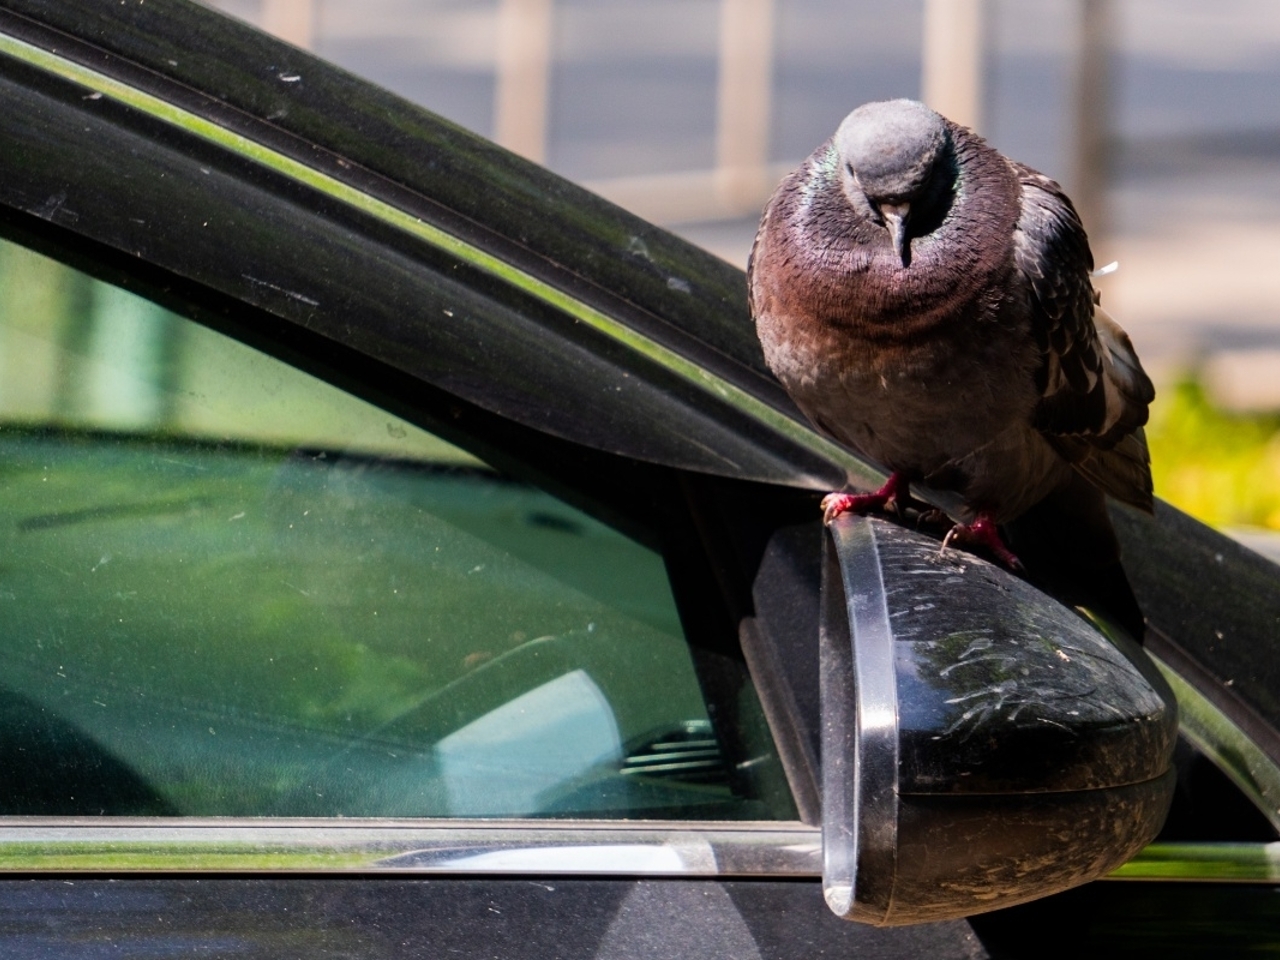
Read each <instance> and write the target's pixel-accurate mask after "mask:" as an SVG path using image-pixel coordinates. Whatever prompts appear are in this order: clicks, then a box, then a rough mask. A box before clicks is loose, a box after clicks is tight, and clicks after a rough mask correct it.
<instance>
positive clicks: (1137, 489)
mask: <svg viewBox="0 0 1280 960" xmlns="http://www.w3.org/2000/svg"><path fill="white" fill-rule="evenodd" d="M1045 439H1046V440H1048V441H1049V443H1050V444H1051V445H1052V446H1053V448H1054V449H1055V450H1057V451H1058V453H1059V454H1061V456H1062V457H1063V459H1065V460H1067V461H1068V462H1069V463H1070V464H1071V466H1072V468H1073V469H1074V470H1075V471H1076V472H1077V473H1078V474H1080V475H1081V476H1083V477H1084V478H1086V479H1087V480H1088V481H1089V482H1090V483H1092V484H1093V485H1094V486H1095V487H1097V488H1098V489H1099V490H1102V491H1104V492H1106V493H1109V494H1111V496H1113V497H1115V498H1116V499H1117V500H1119V501H1120V502H1122V503H1127V504H1129V505H1130V506H1133V507H1137V508H1138V509H1139V510H1143V511H1145V512H1147V513H1151V511H1152V510H1153V509H1154V507H1153V502H1152V492H1153V491H1152V484H1151V456H1150V454H1149V453H1148V452H1147V436H1146V433H1145V432H1144V431H1143V429H1142V428H1141V427H1138V428H1137V429H1135V430H1134V431H1133V432H1132V433H1130V434H1129V435H1128V436H1126V437H1124V438H1122V439H1121V440H1120V441H1119V442H1118V443H1116V444H1115V446H1113V447H1110V448H1108V449H1105V450H1104V449H1102V448H1100V447H1097V446H1094V444H1093V443H1091V442H1090V441H1089V440H1088V439H1086V438H1083V437H1055V436H1052V435H1046V437H1045Z"/></svg>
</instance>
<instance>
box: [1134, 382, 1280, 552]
mask: <svg viewBox="0 0 1280 960" xmlns="http://www.w3.org/2000/svg"><path fill="white" fill-rule="evenodd" d="M1147 442H1148V444H1149V446H1150V448H1151V468H1152V474H1153V477H1154V480H1155V488H1156V495H1157V496H1158V497H1160V498H1161V499H1163V500H1167V501H1168V502H1169V503H1171V504H1173V505H1174V506H1176V507H1178V508H1179V509H1181V510H1185V511H1186V512H1187V513H1189V514H1191V515H1192V516H1194V517H1196V518H1198V519H1200V520H1203V521H1204V522H1205V523H1208V524H1211V525H1213V526H1215V527H1233V526H1254V527H1269V528H1271V529H1273V530H1280V413H1229V412H1227V411H1224V410H1221V409H1219V408H1217V407H1216V406H1214V405H1213V403H1212V402H1211V401H1210V399H1209V397H1208V396H1207V395H1206V393H1205V390H1204V387H1203V386H1202V385H1201V383H1200V381H1199V380H1198V379H1197V378H1195V377H1194V376H1188V377H1184V378H1183V379H1181V380H1179V381H1178V382H1176V383H1174V384H1173V385H1171V386H1166V387H1165V388H1164V389H1163V390H1161V391H1160V395H1159V396H1157V398H1156V402H1155V404H1154V405H1153V406H1152V410H1151V422H1150V424H1149V425H1148V426H1147Z"/></svg>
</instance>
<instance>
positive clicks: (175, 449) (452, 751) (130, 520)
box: [0, 245, 791, 818]
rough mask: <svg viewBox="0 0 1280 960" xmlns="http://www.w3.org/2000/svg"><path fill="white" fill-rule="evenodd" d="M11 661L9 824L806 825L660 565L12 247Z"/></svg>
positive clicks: (0, 809) (5, 565)
mask: <svg viewBox="0 0 1280 960" xmlns="http://www.w3.org/2000/svg"><path fill="white" fill-rule="evenodd" d="M0 656H2V657H3V661H4V665H5V666H4V670H3V673H2V674H0V814H44V815H71V814H172V815H188V816H223V815H231V816H262V815H279V816H338V815H341V816H456V817H471V816H591V817H612V816H645V817H680V818H688V817H716V818H744V817H749V818H761V817H770V816H773V817H778V816H790V815H791V810H790V808H789V806H788V805H787V804H788V801H786V800H785V799H784V800H781V801H774V802H773V803H771V804H765V803H763V802H761V801H758V800H755V799H753V798H752V796H750V795H748V794H749V793H750V792H751V791H750V790H749V789H747V790H744V789H743V787H742V785H741V784H740V783H738V781H737V780H736V779H735V778H733V777H731V776H730V769H729V767H730V764H729V763H728V761H727V760H726V758H725V757H724V756H723V754H722V752H721V748H720V743H721V738H720V737H719V736H718V735H717V731H716V730H714V729H713V727H712V724H711V722H710V719H709V716H708V710H707V707H706V705H705V703H704V699H703V696H702V693H701V687H700V685H699V681H698V677H697V674H696V673H695V670H694V666H693V662H692V660H691V657H690V652H689V648H688V645H687V643H686V641H685V638H684V635H683V631H682V628H681V625H680V620H679V617H678V616H677V613H676V609H675V604H674V602H673V600H672V596H671V590H670V586H669V584H668V581H667V576H666V572H665V568H664V565H663V561H662V558H661V557H660V556H659V555H658V554H656V553H654V552H653V551H652V550H650V549H648V548H646V547H644V546H642V545H640V544H638V543H636V542H635V541H634V540H631V539H628V538H627V537H625V536H623V535H622V534H620V533H619V532H617V531H616V530H614V529H612V528H610V527H608V526H606V525H604V524H602V523H600V522H599V521H597V520H596V519H594V518H593V517H591V516H590V515H588V514H586V513H584V512H582V511H580V510H577V509H575V508H572V507H569V506H567V505H566V504H565V503H563V502H561V501H560V500H558V499H555V498H554V497H551V496H549V495H548V494H546V493H544V492H542V491H541V490H539V489H537V488H535V487H532V486H529V485H528V484H525V483H521V482H517V481H516V480H514V479H512V478H510V477H507V476H504V475H501V474H499V473H498V472H496V471H495V470H493V469H490V468H489V467H488V466H487V465H485V464H484V463H482V462H481V461H479V460H477V459H476V458H475V457H473V456H471V455H470V454H469V453H467V452H465V451H464V450H461V449H459V448H458V447H456V446H452V445H450V444H447V443H445V442H443V441H441V440H439V439H438V438H436V437H434V436H432V435H430V434H428V433H426V432H424V431H422V430H421V429H419V428H417V427H415V426H413V425H412V424H410V423H407V422H405V421H403V420H400V419H398V418H395V417H393V416H390V415H388V414H387V413H385V412H384V411H381V410H379V409H377V408H375V407H372V406H370V405H369V404H366V403H364V402H363V401H360V400H358V399H356V398H354V397H352V396H351V395H348V394H345V393H343V392H342V391H340V390H338V389H336V388H334V387H332V386H329V385H328V384H325V383H323V382H321V381H319V380H316V379H314V378H312V377H310V376H308V375H306V374H304V373H301V372H300V371H298V370H296V369H294V368H292V367H289V366H288V365H286V364H283V363H281V362H280V361H278V360H276V359H273V358H271V357H268V356H265V355H263V354H261V353H258V352H256V351H254V350H252V349H250V348H248V347H246V346H244V345H242V344H240V343H238V342H236V341H234V340H231V339H228V338H226V337H224V336H222V335H220V334H218V333H215V332H213V331H210V330H208V329H206V328H204V327H201V326H198V325H196V324H194V323H191V322H190V321H187V320H185V319H183V318H181V317H179V316H176V315H174V314H171V313H168V312H166V311H164V310H162V309H160V308H158V307H156V306H155V305H154V304H152V303H150V302H148V301H145V300H142V299H139V298H137V297H135V296H133V295H131V294H128V293H125V292H123V291H120V290H118V289H116V288H113V287H110V286H108V285H105V284H101V283H98V282H96V281H93V280H91V279H89V278H88V277H86V276H83V275H81V274H79V273H77V272H75V271H72V270H70V269H69V268H67V267H64V266H62V265H60V264H58V263H56V262H54V261H51V260H48V259H47V258H44V257H41V256H38V255H36V254H33V253H31V252H29V251H27V250H25V249H22V248H20V247H16V246H12V245H5V246H3V248H0ZM738 700H739V702H740V703H744V704H746V705H747V706H746V707H744V708H742V710H741V711H740V712H744V714H745V715H744V716H743V717H740V718H737V719H738V722H740V724H741V725H742V726H743V727H744V728H747V733H746V734H739V735H738V736H737V737H735V740H739V741H740V740H747V741H751V742H753V743H756V744H761V746H760V749H761V750H763V751H765V752H766V753H767V752H769V751H771V749H772V748H771V746H770V745H769V744H768V738H767V734H765V733H762V730H763V725H762V724H761V723H760V722H759V717H758V715H757V714H756V707H755V700H754V696H753V694H752V693H751V691H750V690H749V689H746V690H744V691H743V693H742V695H741V696H740V697H739V698H738ZM769 793H770V796H783V795H784V793H779V792H778V791H777V790H776V789H775V790H771V791H769ZM779 806H781V807H783V808H785V809H773V808H778V807H779Z"/></svg>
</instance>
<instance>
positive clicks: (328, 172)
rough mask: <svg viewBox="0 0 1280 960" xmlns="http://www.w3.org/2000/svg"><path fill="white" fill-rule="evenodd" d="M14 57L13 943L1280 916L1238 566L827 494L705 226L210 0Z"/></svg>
mask: <svg viewBox="0 0 1280 960" xmlns="http://www.w3.org/2000/svg"><path fill="white" fill-rule="evenodd" d="M0 84H2V85H3V96H2V97H0V135H2V136H3V144H4V147H3V149H2V150H0V225H2V226H0V234H2V235H3V246H0V524H2V525H3V527H2V528H3V531H4V533H3V540H0V543H2V544H3V545H2V546H0V649H2V650H3V660H4V669H3V672H2V673H0V757H2V758H3V762H2V763H0V771H2V772H0V865H2V866H3V869H4V871H5V873H4V876H3V878H0V947H2V948H3V953H4V955H5V956H99V955H104V954H106V953H113V954H114V955H122V956H142V955H147V956H153V955H177V954H200V953H208V954H212V955H217V956H236V957H239V956H243V957H275V956H298V955H316V956H325V955H333V956H351V957H356V956H370V957H381V956H388V957H389V956H420V955H424V954H429V953H434V952H442V951H445V950H448V951H449V952H450V953H451V954H455V955H458V956H474V957H490V956H528V957H553V956H555V957H595V956H608V957H612V956H618V957H622V956H636V955H644V956H655V955H656V956H698V957H708V956H721V955H723V956H732V957H757V956H758V957H802V956H803V957H812V956H815V955H824V954H825V955H851V956H862V955H870V956H876V957H920V956H930V957H951V956H954V957H975V956H992V957H1021V956H1034V957H1045V956H1055V955H1063V956H1067V955H1070V956H1076V955H1080V954H1081V953H1085V952H1089V953H1092V954H1106V953H1111V952H1113V953H1119V952H1121V951H1123V952H1124V954H1125V955H1126V956H1147V955H1151V956H1156V955H1159V956H1161V957H1170V956H1193V955H1194V956H1199V955H1208V954H1213V955H1215V956H1217V955H1221V954H1223V953H1234V952H1241V953H1243V952H1246V951H1250V950H1263V949H1271V947H1270V944H1271V942H1272V940H1273V933H1272V931H1273V930H1274V924H1275V921H1276V920H1277V919H1278V914H1277V907H1276V896H1275V894H1276V877H1277V876H1280V872H1278V871H1277V867H1276V852H1275V851H1276V849H1277V847H1276V846H1275V844H1276V841H1277V839H1280V837H1278V835H1277V829H1278V828H1280V736H1278V733H1277V731H1280V699H1278V697H1280V657H1277V655H1276V654H1277V650H1276V646H1277V630H1276V624H1277V622H1278V621H1280V591H1278V590H1277V586H1278V585H1280V578H1278V577H1277V570H1276V567H1275V566H1273V565H1272V564H1271V563H1270V562H1268V561H1266V560H1264V559H1262V558H1261V557H1258V556H1257V555H1255V554H1253V553H1251V552H1250V551H1248V550H1246V549H1244V548H1243V547H1240V546H1239V545H1237V544H1235V543H1233V542H1231V541H1229V540H1228V539H1226V538H1225V537H1223V536H1221V535H1219V534H1217V533H1215V532H1213V531H1211V530H1209V529H1207V528H1205V527H1203V526H1201V525H1200V524H1198V523H1196V522H1195V521H1193V520H1191V519H1190V518H1188V517H1186V516H1184V515H1182V514H1180V513H1179V512H1178V511H1176V510H1174V509H1172V508H1170V507H1168V506H1167V505H1164V504H1160V505H1158V507H1157V510H1156V514H1155V516H1154V518H1147V517H1144V516H1141V515H1137V514H1134V513H1133V512H1131V511H1128V510H1126V509H1123V508H1117V509H1116V511H1115V521H1116V524H1117V527H1118V530H1119V532H1120V534H1121V538H1122V540H1123V542H1124V549H1125V564H1126V568H1127V569H1128V572H1129V575H1130V578H1131V580H1132V581H1133V586H1134V591H1135V593H1136V595H1137V598H1138V601H1139V603H1140V604H1141V606H1142V608H1143V610H1144V612H1145V614H1146V617H1147V623H1146V630H1145V634H1146V636H1145V644H1146V646H1145V650H1146V652H1145V653H1144V652H1143V651H1142V650H1140V649H1139V648H1138V647H1137V645H1136V644H1135V643H1134V638H1133V637H1131V636H1128V635H1126V631H1125V629H1124V628H1123V627H1120V626H1116V625H1115V624H1114V623H1113V622H1111V621H1110V620H1109V619H1108V616H1107V611H1106V610H1105V609H1103V610H1097V609H1086V610H1083V611H1082V612H1080V613H1077V612H1075V611H1073V610H1072V609H1070V608H1069V607H1068V606H1067V605H1064V604H1063V603H1061V602H1059V599H1055V597H1054V596H1051V595H1050V593H1049V592H1046V589H1042V588H1041V587H1040V586H1037V585H1035V584H1033V583H1028V582H1026V581H1023V580H1019V579H1017V578H1015V577H1013V576H1012V575H1010V574H1008V573H1006V572H1003V571H1001V570H998V569H997V568H995V567H992V566H991V565H989V564H985V563H984V562H983V561H981V560H980V559H978V558H975V557H972V556H970V555H968V554H964V553H960V552H958V551H954V550H948V551H946V552H945V553H944V552H942V551H940V549H939V547H938V544H937V542H936V539H931V538H930V537H929V536H928V535H926V534H922V533H920V532H917V531H915V530H911V529H908V528H905V527H903V526H900V525H897V524H894V523H891V522H888V521H886V520H882V519H878V518H868V519H849V520H842V521H840V522H839V523H838V524H836V525H835V526H834V527H833V528H832V529H831V530H830V531H827V530H824V528H823V526H822V523H821V515H820V511H819V509H818V506H817V504H818V500H819V498H820V496H821V493H822V492H825V491H827V490H830V489H833V488H837V487H840V486H843V485H845V484H846V483H853V484H870V483H874V482H875V481H877V480H878V479H879V478H880V477H881V474H880V473H879V471H878V470H877V468H876V467H875V466H874V465H871V464H868V463H865V462H863V461H861V460H860V459H858V458H857V457H855V456H854V455H853V454H851V453H850V452H848V451H846V450H843V449H841V448H839V447H838V446H836V445H835V444H833V443H831V442H830V441H828V440H826V439H825V438H823V437H822V436H821V435H819V434H818V433H816V432H815V431H814V430H813V429H812V428H811V427H810V426H809V425H808V424H807V423H806V422H805V421H804V419H803V417H802V416H801V415H800V414H799V412H798V411H797V410H796V408H795V407H794V405H793V404H792V403H791V402H790V401H789V400H788V399H787V397H786V396H785V394H784V393H783V392H782V390H781V388H780V387H779V385H778V384H777V382H776V381H775V380H774V379H773V378H772V376H771V375H770V374H769V373H768V371H767V369H766V367H765V365H764V362H763V358H762V356H761V353H760V348H759V345H758V343H757V341H756V339H755V336H754V330H753V328H752V325H751V321H750V318H749V316H748V313H747V308H746V295H745V283H744V277H743V274H742V271H741V270H739V269H737V268H735V267H732V266H730V265H728V264H726V263H724V262H722V261H720V260H717V259H716V258H714V257H712V256H711V255H709V254H707V253H705V252H703V251H701V250H699V249H697V248H695V247H693V246H691V245H689V244H687V243H685V242H683V241H681V240H679V239H677V238H675V237H673V236H672V235H670V234H668V233H666V232H664V231H662V230H660V229H658V228H656V227H654V226H652V225H650V224H647V223H645V222H643V221H641V220H639V219H637V218H635V217H634V216H631V215H629V214H627V213H626V212H624V211H622V210H620V209H618V208H616V207H614V206H612V205H610V204H608V203H607V202H605V201H603V200H601V199H599V198H597V197H594V196H593V195H591V194H590V193H588V192H586V191H585V190H582V189H580V188H579V187H576V186H574V185H573V184H571V183H568V182H567V181H564V180H562V179H560V178H558V177H556V176H554V175H552V174H551V173H549V172H547V171H545V170H543V169H541V168H539V167H537V166H536V165H533V164H530V163H528V162H526V161H523V160H521V159H519V158H517V157H515V156H513V155H511V154H509V153H507V152H505V151H503V150H502V149H500V148H498V147H496V146H495V145H493V144H491V143H489V142H487V141H485V140H484V139H482V138H480V137H477V136H475V135H473V134H471V133H468V132H467V131H464V130H462V129H460V128H458V127H456V126H453V125H451V124H449V123H448V122H445V121H443V120H441V119H439V118H437V117H434V116H432V115H431V114H429V113H427V112H426V111H423V110H421V109H420V108H417V107H414V106H412V105H410V104H408V103H406V102H404V101H402V100H400V99H398V98H396V97H394V96H392V95H390V94H388V93H386V92H384V91H381V90H379V89H378V88H376V87H374V86H372V85H370V84H368V83H366V82H364V81H362V80H360V79H358V78H356V77H353V76H351V75H349V74H346V73H344V72H343V71H341V70H339V69H337V68H335V67H333V66H331V65H329V64H326V63H325V62H323V61H321V60H319V59H317V58H315V57H313V56H311V55H309V54H306V53H304V52H301V51H299V50H296V49H293V48H291V47H288V46H287V45H285V44H282V43H280V42H278V41H276V40H273V39H271V38H269V37H267V36H265V35H263V34H261V33H258V32H256V31H255V30H253V29H251V28H250V27H248V26H246V25H243V24H240V23H238V22H236V21H234V20H231V19H229V18H226V17H224V16H222V15H220V14H218V13H216V12H214V11H211V10H209V9H206V8H204V7H201V6H198V5H196V4H193V3H188V2H185V0H125V2H110V3H108V2H100V3H84V2H64V0H5V2H4V3H2V4H0ZM921 494H922V495H923V496H928V495H929V494H928V491H922V492H921ZM925 574H927V576H925ZM911 577H914V578H915V579H914V580H912V581H911V582H912V583H913V584H919V583H924V584H925V585H924V586H920V587H918V588H917V587H915V586H913V587H912V589H911V590H903V589H899V588H900V587H901V586H902V584H903V583H905V582H907V578H911ZM926 580H927V581H928V582H927V583H926ZM868 616H869V617H871V620H867V619H866V618H867V617H868ZM877 618H878V619H877ZM1028 618H1029V619H1028ZM1033 621H1034V624H1036V625H1035V626H1034V627H1028V626H1027V624H1028V623H1032V622H1033ZM868 624H870V626H868ZM1044 624H1048V626H1044ZM926 628H927V629H926ZM1128 632H1129V633H1132V632H1134V631H1133V630H1130V631H1128ZM876 644H878V646H877V645H876ZM992 651H994V652H992ZM993 663H994V664H995V666H992V665H991V664H993ZM993 671H994V672H993ZM1011 691H1015V692H1016V694H1017V695H1016V696H1014V695H1013V693H1011ZM1028 691H1031V693H1030V694H1028ZM877 698H880V699H877ZM1175 698H1176V703H1177V709H1176V712H1175V710H1174V706H1173V704H1174V700H1175ZM1117 718H1118V719H1117ZM873 720H874V722H873ZM1175 720H1176V721H1177V723H1178V726H1177V727H1176V728H1175ZM1175 730H1176V731H1177V732H1176V735H1175ZM1170 805H1171V806H1170ZM1166 811H1168V817H1167V820H1166V817H1165V814H1166ZM1162 823H1163V828H1162V827H1161V824H1162ZM1157 831H1161V832H1160V835H1159V836H1158V837H1155V834H1156V832H1157ZM1153 837H1154V838H1155V842H1154V843H1150V844H1149V845H1148V843H1147V841H1150V840H1152V839H1153ZM1140 848H1141V849H1140ZM1135 854H1136V856H1135ZM975 871H978V872H980V873H982V875H983V878H984V879H977V880H975ZM1102 874H1106V875H1107V876H1106V878H1105V879H1097V880H1093V882H1088V883H1083V881H1085V880H1089V879H1091V878H1094V877H1099V876H1100V875H1102ZM886 891H888V892H886ZM846 917H849V918H853V919H854V920H855V921H858V920H861V921H864V922H849V920H847V919H844V918H846Z"/></svg>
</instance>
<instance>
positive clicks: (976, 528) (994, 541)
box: [942, 513, 1025, 573]
mask: <svg viewBox="0 0 1280 960" xmlns="http://www.w3.org/2000/svg"><path fill="white" fill-rule="evenodd" d="M952 540H956V541H959V542H960V543H966V544H969V545H971V546H978V547H985V548H986V549H987V550H989V551H990V552H991V553H992V554H994V555H995V558H996V559H997V560H999V561H1000V562H1001V563H1002V564H1004V565H1005V566H1006V567H1008V568H1009V569H1010V570H1012V571H1013V572H1014V573H1022V572H1023V571H1024V569H1025V568H1024V567H1023V566H1022V561H1021V560H1019V559H1018V558H1017V556H1016V555H1015V554H1014V552H1013V551H1012V550H1010V549H1009V548H1008V547H1006V546H1005V545H1004V541H1003V540H1001V539H1000V532H999V531H998V530H997V529H996V525H995V521H993V520H992V519H991V516H990V515H989V514H985V513H980V514H978V516H977V518H976V519H975V520H974V521H973V523H957V524H956V525H955V526H954V527H952V528H951V530H950V531H949V532H948V533H947V535H946V536H945V537H943V539H942V549H943V550H945V549H947V547H948V546H950V545H951V541H952Z"/></svg>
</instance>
